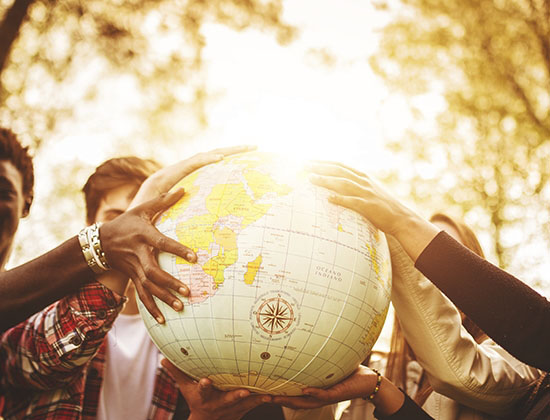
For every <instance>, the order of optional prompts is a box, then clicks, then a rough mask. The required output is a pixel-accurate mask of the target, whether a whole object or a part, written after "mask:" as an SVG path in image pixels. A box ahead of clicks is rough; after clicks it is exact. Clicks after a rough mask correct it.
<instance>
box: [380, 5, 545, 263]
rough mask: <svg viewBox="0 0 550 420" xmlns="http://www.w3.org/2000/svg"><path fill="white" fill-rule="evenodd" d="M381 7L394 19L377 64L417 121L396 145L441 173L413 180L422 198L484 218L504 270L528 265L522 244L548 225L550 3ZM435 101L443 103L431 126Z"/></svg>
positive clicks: (419, 164) (384, 33) (420, 163)
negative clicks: (520, 253)
mask: <svg viewBox="0 0 550 420" xmlns="http://www.w3.org/2000/svg"><path fill="white" fill-rule="evenodd" d="M377 5H378V7H379V8H380V9H382V10H386V11H393V12H394V13H395V15H396V18H395V19H394V20H393V21H392V23H391V24H389V25H388V26H387V27H385V28H384V29H383V31H382V33H381V43H380V49H379V51H378V52H377V53H376V54H375V55H374V56H373V57H372V59H371V65H372V67H373V68H374V70H375V71H376V72H377V73H378V74H379V75H381V76H382V77H383V79H384V80H385V81H386V82H387V83H388V84H389V85H390V86H391V87H392V88H393V89H396V90H397V91H399V92H403V93H405V94H407V95H408V97H409V98H410V103H411V108H412V110H413V113H414V115H415V116H416V117H417V118H416V121H417V123H416V124H414V125H413V126H412V127H410V130H409V131H408V133H407V138H406V139H400V140H399V141H398V142H394V144H393V148H394V150H396V151H400V152H403V153H405V154H408V155H409V156H411V157H412V158H413V162H415V165H417V167H419V168H422V167H424V168H425V167H426V166H425V165H426V163H428V164H429V165H431V170H432V172H433V173H431V174H427V175H426V174H424V176H417V177H416V178H415V179H414V180H413V182H412V184H413V185H415V187H414V191H413V193H414V194H415V196H416V199H418V200H428V199H429V197H432V198H435V197H436V196H442V197H444V198H445V204H446V205H447V206H455V207H458V208H460V209H461V211H462V213H463V214H464V215H465V216H466V217H467V216H468V215H469V214H470V215H471V214H473V213H476V212H477V214H482V215H485V220H486V222H487V224H488V225H490V227H491V228H492V237H493V240H494V249H495V253H496V255H497V257H498V263H499V264H500V265H501V266H503V267H510V266H511V265H513V266H514V267H519V266H521V264H520V263H518V262H517V261H515V262H514V261H513V259H512V257H511V256H512V255H513V253H514V252H513V251H514V246H515V245H518V244H519V243H520V242H523V241H525V240H527V239H528V237H527V235H528V234H536V235H537V238H539V239H540V238H542V237H543V235H544V234H541V233H542V232H543V231H544V230H543V229H541V225H546V227H547V226H548V224H549V219H548V211H547V209H548V204H549V203H550V186H549V182H548V181H549V177H550V141H549V140H550V2H549V1H548V0H476V1H470V0H445V1H442V0H400V1H399V2H396V3H391V4H390V3H389V2H386V1H382V2H378V3H377ZM437 95H440V96H441V97H443V98H444V101H443V104H442V105H439V107H438V109H437V112H436V113H435V122H436V124H435V129H427V127H432V128H433V126H434V124H432V121H429V120H427V118H429V117H430V112H432V111H433V108H434V101H432V100H430V98H433V97H434V96H437ZM430 107H431V108H432V110H430ZM423 165H424V166H423ZM434 168H436V169H434ZM433 202H434V201H432V203H433ZM439 204H442V202H440V203H439ZM478 219H479V220H483V217H481V218H478ZM481 224H483V223H481ZM485 227H489V226H485ZM546 232H548V229H546ZM546 235H547V233H546ZM544 239H545V240H546V241H547V242H546V243H547V244H548V242H550V238H549V237H547V236H546V237H545V238H544ZM546 249H547V247H546ZM530 263H532V261H530ZM522 268H527V267H525V265H524V267H522Z"/></svg>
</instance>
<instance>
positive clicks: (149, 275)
mask: <svg viewBox="0 0 550 420" xmlns="http://www.w3.org/2000/svg"><path fill="white" fill-rule="evenodd" d="M183 195H184V191H183V190H182V189H179V190H177V191H175V192H173V193H170V194H163V195H161V196H159V197H157V198H155V199H153V200H150V201H148V202H146V203H143V204H141V205H139V206H137V207H134V208H133V209H131V210H128V211H126V212H124V213H122V214H121V215H120V216H118V217H116V218H115V219H113V220H111V221H109V222H106V223H104V224H103V225H102V226H101V228H100V237H101V244H102V248H103V251H104V252H105V257H106V259H107V261H108V262H109V264H110V265H111V267H112V268H113V269H115V270H117V271H119V272H121V273H123V274H124V275H125V276H126V278H130V279H132V281H133V282H134V284H135V286H136V290H137V293H138V296H139V298H140V299H141V301H142V302H143V304H144V305H145V307H146V308H147V310H148V311H149V312H150V313H151V315H153V316H154V317H155V319H156V320H157V321H158V322H159V323H163V322H164V317H163V316H162V314H161V312H160V311H159V309H158V307H157V305H156V304H155V301H154V300H153V297H152V295H155V296H157V297H158V298H159V299H160V300H162V301H163V302H165V303H166V304H168V305H170V306H172V307H173V308H174V309H176V310H181V309H183V304H182V303H181V301H179V300H178V299H176V298H175V297H174V296H173V295H172V293H170V292H169V290H168V289H171V290H175V291H178V292H179V293H180V294H182V295H184V296H186V295H188V294H189V289H188V288H187V287H186V286H185V285H184V284H183V283H181V282H180V281H179V280H177V279H176V278H174V277H173V276H171V275H170V274H168V273H167V272H166V271H164V270H162V269H161V268H160V267H159V265H158V262H157V259H156V258H155V256H154V254H153V252H152V249H153V248H155V249H158V250H159V251H165V252H170V253H172V254H175V255H178V256H180V257H182V258H185V259H186V260H187V261H189V262H195V261H196V258H197V257H196V255H195V253H194V252H193V250H191V249H190V248H188V247H186V246H185V245H182V244H180V243H179V242H178V241H175V240H173V239H171V238H168V237H167V236H164V235H162V234H161V233H160V232H159V231H158V230H157V229H156V228H155V227H154V226H153V220H154V218H155V217H156V216H157V215H158V214H159V213H160V212H162V211H164V210H166V209H168V208H170V207H171V206H173V205H174V204H175V203H177V202H178V201H179V200H180V199H181V197H183Z"/></svg>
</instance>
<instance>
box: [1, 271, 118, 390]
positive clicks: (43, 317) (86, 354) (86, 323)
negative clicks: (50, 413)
mask: <svg viewBox="0 0 550 420" xmlns="http://www.w3.org/2000/svg"><path fill="white" fill-rule="evenodd" d="M124 301H125V298H124V297H121V296H119V295H117V294H115V293H114V292H112V291H111V290H109V289H107V288H106V287H105V286H103V285H102V284H101V283H98V282H93V283H89V284H86V285H85V286H83V287H81V288H80V289H79V290H78V292H77V293H75V294H73V295H71V296H68V297H66V298H64V299H61V300H59V301H57V302H56V303H54V304H52V305H51V306H49V307H48V308H46V309H44V310H43V311H41V312H38V313H36V314H35V315H33V316H32V317H30V318H28V319H27V320H26V321H24V322H22V323H21V324H19V325H17V326H15V327H13V328H11V329H9V330H8V331H6V332H5V333H3V334H2V337H1V340H0V345H1V352H2V353H3V354H2V356H3V357H1V363H2V364H3V366H2V367H1V368H0V370H1V371H3V374H4V379H3V381H4V382H5V383H6V385H7V386H10V387H21V388H38V389H52V388H59V387H60V386H63V385H66V384H67V383H68V382H70V381H71V380H72V379H73V378H75V377H76V376H77V375H78V374H79V373H80V372H81V370H82V369H83V368H84V366H85V365H86V363H87V362H88V361H89V360H90V359H91V358H92V357H93V356H94V355H95V354H96V352H97V350H98V348H99V346H100V345H101V343H102V342H103V340H104V338H105V336H106V334H107V332H108V331H109V329H110V328H111V326H112V324H113V322H114V320H115V318H116V316H117V315H118V313H119V312H120V311H121V309H122V305H123V303H124Z"/></svg>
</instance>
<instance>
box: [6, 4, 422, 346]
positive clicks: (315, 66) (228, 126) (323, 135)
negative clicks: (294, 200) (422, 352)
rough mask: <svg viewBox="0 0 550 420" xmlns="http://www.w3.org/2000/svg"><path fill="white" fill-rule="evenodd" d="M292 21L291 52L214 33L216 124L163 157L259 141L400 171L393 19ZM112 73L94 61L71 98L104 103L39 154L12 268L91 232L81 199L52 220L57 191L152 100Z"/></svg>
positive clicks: (207, 29)
mask: <svg viewBox="0 0 550 420" xmlns="http://www.w3.org/2000/svg"><path fill="white" fill-rule="evenodd" d="M284 20H285V21H287V22H288V23H290V24H292V25H295V26H296V27H297V28H298V30H299V33H298V36H297V38H296V39H295V40H294V41H293V42H291V43H290V44H289V45H285V46H282V45H280V44H278V43H277V42H276V40H275V37H274V36H273V35H272V34H270V33H264V32H261V31H259V30H245V31H241V32H237V31H234V30H231V29H228V28H227V27H224V26H222V25H219V24H207V25H205V26H204V27H203V34H204V35H205V38H206V48H205V50H204V54H203V58H204V62H205V67H204V76H203V77H204V80H205V82H206V85H207V86H208V88H209V90H210V93H211V94H212V95H211V98H210V99H209V101H208V103H207V109H206V111H207V115H208V121H209V125H208V127H207V128H206V129H201V130H197V131H196V132H195V133H194V135H193V136H192V137H191V138H190V139H186V141H185V145H184V147H182V150H169V149H166V148H159V149H158V150H155V152H156V153H155V156H153V157H154V158H156V159H157V160H159V161H160V162H163V163H165V164H171V163H175V161H176V160H178V159H182V158H185V157H189V156H191V155H192V154H194V153H198V152H203V151H206V150H210V149H214V148H217V147H220V146H226V145H234V144H257V145H258V146H259V148H260V149H261V150H267V151H275V152H280V153H283V154H286V153H289V154H292V155H294V156H298V157H302V158H306V159H317V158H319V159H330V160H339V161H342V162H345V163H347V164H349V165H352V166H355V167H358V168H361V169H362V170H367V169H368V170H371V171H378V170H383V169H384V167H385V166H387V165H391V166H395V165H396V163H395V161H393V156H392V155H391V154H390V153H389V152H387V151H386V150H385V149H384V145H383V142H384V140H385V139H388V138H392V137H396V138H397V137H399V135H400V134H401V132H402V130H404V128H405V127H406V125H407V124H408V123H409V122H410V119H411V116H410V114H409V113H408V109H407V106H406V103H405V102H404V100H402V99H401V97H400V96H399V95H396V94H392V93H390V92H388V90H387V89H386V88H385V86H384V84H383V83H382V81H381V80H380V79H378V78H377V77H376V76H375V75H374V74H373V72H372V70H371V69H370V67H369V64H368V57H369V56H370V55H371V54H372V53H373V52H374V51H375V50H376V48H377V40H378V38H377V34H376V31H377V29H379V28H381V26H382V25H383V24H384V23H385V17H384V16H382V15H380V14H379V13H377V12H376V11H375V10H374V9H373V8H372V6H371V4H370V2H365V1H359V0H340V1H338V2H335V1H331V0H301V1H286V2H285V3H284ZM103 70H104V69H103V66H102V63H101V61H92V62H90V63H89V64H88V65H87V68H86V71H82V72H79V74H78V75H76V76H75V78H74V80H73V86H70V87H69V89H68V90H67V92H66V93H65V94H66V95H74V96H75V97H78V95H83V93H82V92H81V91H80V89H84V88H85V86H87V85H89V83H90V82H92V83H96V82H95V81H96V80H97V83H98V94H97V98H96V100H95V101H93V102H90V103H87V102H83V103H82V104H81V105H80V106H78V107H77V108H76V109H74V115H73V117H72V118H71V119H70V120H68V121H65V122H63V123H62V124H60V125H59V127H58V129H57V130H56V132H55V133H54V137H55V138H54V139H52V140H53V141H50V143H49V146H48V147H47V148H43V149H41V150H40V151H39V153H38V154H37V156H36V158H35V166H36V193H35V203H34V204H33V209H32V211H31V215H30V216H29V217H28V218H27V219H25V220H24V221H23V222H22V224H21V228H20V233H19V235H18V238H17V241H19V242H18V244H16V245H19V246H17V247H16V249H15V252H14V255H13V256H12V259H11V260H10V263H9V266H15V265H18V264H20V263H22V262H24V261H27V260H29V259H30V258H32V257H34V256H37V255H39V254H40V253H43V252H45V251H47V250H49V249H51V248H52V247H54V246H55V245H57V244H58V243H59V238H58V237H55V236H54V235H52V233H51V232H50V231H49V230H48V229H47V226H48V224H51V223H58V224H59V223H61V224H63V225H64V226H62V227H63V229H64V231H65V232H66V237H67V238H68V237H70V236H72V235H74V234H76V233H77V232H78V230H79V229H80V228H82V227H83V225H84V214H83V206H82V203H81V202H78V203H77V205H76V212H72V213H71V214H75V217H73V218H71V219H70V220H61V221H59V220H56V219H55V217H52V214H55V212H56V208H52V207H51V200H48V198H49V197H50V195H51V194H53V191H54V190H53V186H54V185H55V184H56V183H59V182H65V180H62V181H60V179H59V178H56V177H59V176H60V175H61V176H63V174H64V173H65V171H66V170H68V169H65V168H69V167H70V166H71V165H72V164H73V163H74V162H75V161H80V162H82V163H83V164H84V165H85V168H86V171H84V172H80V173H77V174H69V173H67V174H66V176H67V177H73V176H74V177H75V178H76V179H75V180H76V182H77V183H78V184H79V185H82V184H83V183H84V182H85V179H86V177H87V176H88V175H89V174H90V173H91V171H92V170H93V168H94V167H95V166H96V165H98V164H100V163H101V162H102V161H104V160H105V159H108V158H110V157H113V155H114V154H116V150H117V145H116V144H115V143H114V142H113V139H116V138H118V137H121V136H125V135H126V133H129V132H135V131H136V127H139V125H140V124H142V123H143V122H142V121H140V120H139V116H138V115H137V114H136V112H135V103H136V101H139V100H140V97H139V96H138V95H137V94H136V89H135V84H134V81H132V80H131V79H130V78H128V77H124V76H122V77H115V76H112V77H110V78H104V77H102V71H103ZM31 95H32V93H31ZM35 96H37V98H38V97H39V94H37V93H35ZM31 99H32V98H31ZM37 100H38V99H37ZM151 142H154V139H150V140H149V143H151ZM150 149H151V148H150V144H149V145H148V147H144V145H143V143H142V142H139V141H136V144H135V150H134V151H133V152H134V153H135V154H137V155H141V156H143V152H144V151H149V150H150ZM77 200H81V197H80V196H79V197H78V198H77ZM58 205H59V206H62V205H63V203H61V202H60V203H58ZM387 331H388V330H387ZM385 335H386V334H385ZM381 343H382V345H385V344H388V343H386V342H384V341H381ZM384 343H385V344H384Z"/></svg>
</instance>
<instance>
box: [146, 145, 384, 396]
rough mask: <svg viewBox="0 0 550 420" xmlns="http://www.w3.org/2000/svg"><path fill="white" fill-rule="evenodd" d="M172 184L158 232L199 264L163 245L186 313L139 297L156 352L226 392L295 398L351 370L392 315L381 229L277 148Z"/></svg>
mask: <svg viewBox="0 0 550 420" xmlns="http://www.w3.org/2000/svg"><path fill="white" fill-rule="evenodd" d="M179 186H181V187H183V188H184V189H185V191H186V193H185V196H184V197H183V198H182V199H181V200H180V201H179V202H178V203H177V204H175V205H174V206H173V207H172V208H171V209H169V210H168V211H167V212H165V213H164V214H163V215H162V216H161V217H160V218H159V220H158V222H157V228H158V229H159V231H160V232H162V233H163V234H165V235H167V236H169V237H171V238H174V239H176V240H178V241H179V242H181V243H182V244H185V245H187V246H188V247H190V248H192V249H193V250H194V251H195V252H196V254H197V257H198V261H197V262H196V263H195V264H190V263H188V262H187V261H185V260H184V259H182V258H180V257H177V256H174V255H172V254H168V253H161V254H160V255H159V264H160V266H161V268H162V269H164V270H166V271H167V272H169V273H171V274H172V275H173V276H174V277H176V278H178V279H180V280H181V281H182V282H184V283H185V284H187V285H188V286H189V289H190V296H189V297H188V298H185V297H181V296H180V298H181V299H182V301H183V302H184V305H185V307H184V310H183V311H181V312H176V311H174V310H173V309H172V308H170V307H169V306H168V305H166V304H164V303H163V302H161V301H160V300H158V299H157V300H156V302H157V305H158V306H159V309H160V310H161V312H162V313H163V315H164V317H165V319H166V322H165V324H158V323H157V322H156V320H155V319H154V318H153V317H152V316H151V315H150V314H149V312H148V311H147V310H146V309H145V307H144V306H143V304H142V303H141V302H140V301H139V299H138V305H139V309H140V313H141V316H142V318H143V320H144V322H145V325H146V327H147V329H148V331H149V334H150V336H151V339H152V340H153V342H154V343H155V344H156V346H157V347H158V348H159V350H160V351H161V353H162V354H163V355H164V356H165V357H166V358H167V359H168V360H170V361H171V362H172V363H174V364H175V365H176V366H177V367H178V368H180V369H181V370H182V371H184V372H185V373H186V374H187V375H189V376H190V377H192V378H194V379H200V378H203V377H208V378H210V379H211V380H212V381H213V384H214V386H216V387H217V388H219V389H221V390H231V389H236V388H247V389H250V390H251V391H255V392H260V393H268V394H273V395H301V394H302V389H303V388H304V387H306V386H314V387H328V386H331V385H333V384H335V383H337V382H339V381H341V380H342V379H344V378H345V377H347V376H348V375H350V374H351V373H352V372H353V371H354V370H355V369H356V368H357V366H358V365H359V364H360V363H361V362H362V361H363V360H364V359H365V358H366V357H367V355H368V354H369V353H370V351H371V349H372V346H373V345H374V343H375V341H376V340H377V338H378V336H379V334H380V331H381V329H382V326H383V324H384V320H385V317H386V314H387V311H388V305H389V300H390V292H391V264H390V256H389V251H388V246H387V242H386V238H385V236H384V234H383V233H381V232H380V231H378V230H377V229H376V228H375V227H374V226H373V225H372V224H371V223H370V222H368V221H367V220H366V219H364V218H363V217H362V216H360V215H359V214H357V213H355V212H353V211H351V210H348V209H345V208H343V207H340V206H336V205H334V204H331V203H330V202H329V201H328V196H329V192H328V190H325V189H323V188H321V187H317V186H315V185H313V184H312V183H311V182H310V181H309V174H308V173H307V172H306V171H305V170H303V169H302V168H301V167H300V166H299V165H294V164H292V163H291V162H290V160H289V159H288V158H287V157H281V156H279V155H276V154H270V153H260V152H251V153H245V154H240V155H235V156H232V157H229V158H225V159H224V160H222V161H220V162H218V163H215V164H212V165H208V166H205V167H203V168H201V169H199V170H197V171H195V172H193V173H192V174H191V175H189V176H187V177H186V178H184V179H183V180H182V181H181V183H180V185H179Z"/></svg>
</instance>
